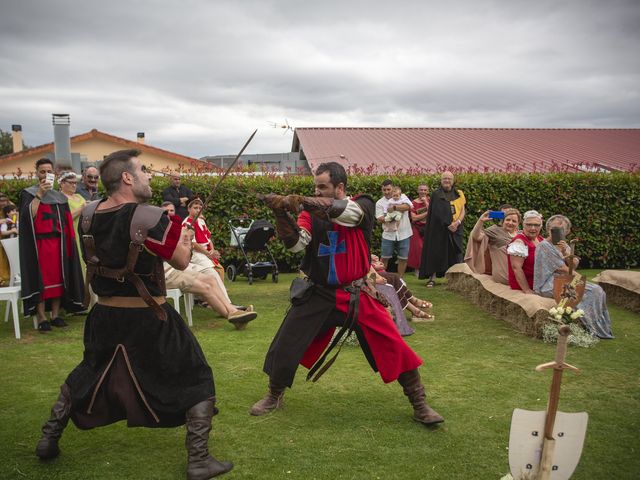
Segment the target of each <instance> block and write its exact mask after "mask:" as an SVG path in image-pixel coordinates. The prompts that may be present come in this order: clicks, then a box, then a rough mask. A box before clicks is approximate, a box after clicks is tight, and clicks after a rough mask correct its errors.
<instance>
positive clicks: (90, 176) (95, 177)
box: [87, 175, 100, 180]
mask: <svg viewBox="0 0 640 480" xmlns="http://www.w3.org/2000/svg"><path fill="white" fill-rule="evenodd" d="M98 178H100V176H99V175H87V180H98Z"/></svg>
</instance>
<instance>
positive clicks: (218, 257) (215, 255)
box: [211, 248, 222, 260]
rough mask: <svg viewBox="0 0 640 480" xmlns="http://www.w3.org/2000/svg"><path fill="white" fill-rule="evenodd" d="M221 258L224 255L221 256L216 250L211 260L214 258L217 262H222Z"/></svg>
mask: <svg viewBox="0 0 640 480" xmlns="http://www.w3.org/2000/svg"><path fill="white" fill-rule="evenodd" d="M221 257H222V255H220V252H219V251H218V250H216V249H215V248H214V249H213V250H212V251H211V258H214V259H215V260H220V258H221Z"/></svg>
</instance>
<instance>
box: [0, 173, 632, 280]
mask: <svg viewBox="0 0 640 480" xmlns="http://www.w3.org/2000/svg"><path fill="white" fill-rule="evenodd" d="M385 178H387V177H386V176H352V177H350V179H349V189H348V190H349V192H350V193H368V194H370V195H372V196H373V198H374V199H377V198H379V197H380V184H381V182H382V180H384V179H385ZM392 178H393V180H394V181H396V182H397V183H398V184H399V185H400V186H401V187H402V190H403V192H404V193H406V194H407V195H408V196H409V197H413V196H415V195H416V192H417V186H418V185H419V184H421V183H426V184H427V185H429V186H430V188H431V189H432V190H433V189H435V188H437V186H438V184H439V177H438V176H437V175H418V176H409V175H397V176H393V177H392ZM216 181H217V178H215V177H187V178H185V179H184V180H183V183H184V184H185V185H186V186H188V187H189V188H191V189H192V190H193V191H194V192H195V193H196V194H198V195H200V196H201V197H202V198H205V197H206V196H207V194H208V192H209V191H210V189H211V187H212V185H213V184H214V183H215V182H216ZM31 184H33V181H26V180H0V191H2V192H5V193H7V194H8V195H9V197H10V198H11V199H13V200H14V201H17V196H18V193H19V191H20V190H21V189H22V188H24V187H25V186H28V185H31ZM166 186H168V179H167V178H164V177H156V178H154V179H153V180H152V187H153V191H154V198H153V202H154V203H156V204H160V203H161V193H160V192H161V191H162V190H163V189H164V188H165V187H166ZM457 188H461V189H462V190H464V192H465V195H466V197H467V202H468V203H467V217H466V221H465V229H466V236H468V234H469V231H470V230H471V228H472V227H473V224H474V223H475V220H476V219H477V218H478V216H479V215H480V214H481V213H482V212H484V211H485V210H487V209H496V208H498V206H500V205H501V204H503V203H509V204H511V205H513V206H514V207H516V208H518V209H520V211H521V212H524V211H526V210H530V209H535V210H538V211H539V212H540V213H541V214H542V215H544V217H545V218H548V217H549V216H550V215H553V214H556V213H562V214H564V215H567V216H568V217H569V218H570V219H571V221H572V222H573V224H574V229H573V235H574V236H575V237H577V238H579V239H580V243H578V245H577V247H576V253H577V254H578V255H579V256H581V257H582V266H583V267H587V266H590V267H606V268H627V267H636V266H638V259H639V258H640V241H639V235H638V232H639V231H640V210H639V209H638V205H640V174H637V173H609V174H596V173H580V174H575V173H550V174H513V173H501V174H478V173H469V174H460V175H458V177H457ZM269 192H277V193H280V194H284V195H286V194H289V193H298V194H302V195H312V194H313V180H312V178H311V177H308V176H297V175H288V176H275V175H265V176H232V177H228V178H227V179H226V180H225V181H224V183H222V185H221V186H220V189H219V190H218V192H217V193H216V198H215V201H213V202H212V203H211V205H209V207H208V208H207V211H206V212H205V218H206V219H207V223H208V225H209V228H210V229H211V231H212V232H213V234H214V239H215V241H214V243H215V245H216V248H218V249H220V250H221V252H222V253H223V258H224V259H225V262H227V263H229V262H232V261H237V260H239V259H241V258H242V255H241V252H239V250H238V249H236V248H234V247H230V246H229V240H230V230H229V224H228V221H229V220H230V219H233V218H237V217H247V218H251V219H257V218H266V219H271V220H272V218H273V217H272V215H271V212H270V210H269V209H267V208H265V207H264V206H263V205H262V204H261V203H260V202H259V201H258V200H257V199H256V197H255V194H256V193H269ZM380 233H381V229H380V228H377V229H376V230H375V231H374V237H373V245H374V247H373V250H374V251H377V250H379V245H380ZM270 247H271V248H272V251H273V253H274V256H275V257H276V259H277V260H278V262H279V263H280V264H281V265H283V266H288V267H290V268H295V266H296V265H297V264H298V262H299V260H300V254H297V255H294V254H291V253H290V252H288V251H286V250H285V249H284V247H283V245H282V244H281V243H280V242H279V241H277V240H273V241H272V242H271V244H270Z"/></svg>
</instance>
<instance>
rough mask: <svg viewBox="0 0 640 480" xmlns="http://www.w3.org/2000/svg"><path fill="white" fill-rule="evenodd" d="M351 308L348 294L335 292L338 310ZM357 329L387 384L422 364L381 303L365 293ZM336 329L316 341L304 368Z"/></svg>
mask: <svg viewBox="0 0 640 480" xmlns="http://www.w3.org/2000/svg"><path fill="white" fill-rule="evenodd" d="M348 308H349V293H348V292H346V291H344V290H336V309H338V310H339V311H341V312H343V313H345V314H346V313H347V311H348ZM358 326H359V327H360V328H361V329H362V333H363V334H364V337H365V338H366V340H367V344H368V345H369V348H370V350H371V353H372V355H373V358H374V359H375V362H376V367H377V368H378V372H379V373H380V376H381V377H382V381H383V382H384V383H390V382H393V381H394V380H397V379H398V376H400V374H401V373H403V372H406V371H409V370H415V369H416V368H418V367H419V366H420V365H422V359H421V358H420V357H419V356H418V355H417V354H416V353H415V352H414V351H413V350H412V349H411V347H409V345H407V343H406V342H405V341H404V340H403V339H402V337H401V336H400V333H399V332H398V329H397V328H396V326H395V324H394V323H393V319H392V318H391V316H390V315H389V313H388V312H387V311H386V310H385V308H384V307H383V306H382V304H381V303H380V302H378V301H376V300H374V299H373V298H371V297H370V296H369V295H367V294H366V293H364V292H363V293H362V294H361V295H360V305H359V315H358ZM334 330H335V329H330V330H329V331H327V332H325V333H324V334H323V335H320V336H318V337H316V338H315V339H314V341H313V342H312V343H311V345H309V348H308V349H307V351H306V352H305V354H304V357H303V359H302V361H301V362H300V363H301V364H302V365H303V366H305V367H307V368H311V367H312V366H313V364H314V363H315V362H316V361H317V360H318V359H319V358H320V356H321V355H322V352H324V350H325V349H326V348H327V346H328V345H329V342H330V341H331V338H332V336H333V332H334Z"/></svg>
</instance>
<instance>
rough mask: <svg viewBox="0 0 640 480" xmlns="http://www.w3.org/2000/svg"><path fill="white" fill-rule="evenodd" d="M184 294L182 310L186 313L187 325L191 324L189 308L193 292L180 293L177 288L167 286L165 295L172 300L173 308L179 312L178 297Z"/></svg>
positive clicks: (191, 306) (190, 308)
mask: <svg viewBox="0 0 640 480" xmlns="http://www.w3.org/2000/svg"><path fill="white" fill-rule="evenodd" d="M182 296H184V310H185V313H186V315H187V321H188V322H189V326H190V327H192V326H193V319H192V318H191V310H192V309H193V294H191V293H182V290H180V289H179V288H168V289H167V297H168V298H170V299H171V300H173V308H175V309H176V312H178V314H180V297H182Z"/></svg>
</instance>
